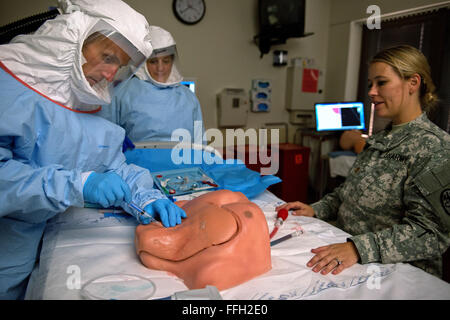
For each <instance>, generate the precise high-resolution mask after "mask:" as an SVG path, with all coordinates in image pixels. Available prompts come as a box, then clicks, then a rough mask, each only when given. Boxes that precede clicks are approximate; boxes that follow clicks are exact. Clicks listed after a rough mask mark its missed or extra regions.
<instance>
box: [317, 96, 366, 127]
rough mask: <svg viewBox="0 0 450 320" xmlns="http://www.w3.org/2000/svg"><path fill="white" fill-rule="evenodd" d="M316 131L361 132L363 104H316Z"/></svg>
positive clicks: (363, 125)
mask: <svg viewBox="0 0 450 320" xmlns="http://www.w3.org/2000/svg"><path fill="white" fill-rule="evenodd" d="M315 111H316V130H317V131H336V130H353V129H357V130H363V129H364V128H365V124H364V104H363V103H362V102H333V103H316V104H315Z"/></svg>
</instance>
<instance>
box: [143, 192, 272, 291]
mask: <svg viewBox="0 0 450 320" xmlns="http://www.w3.org/2000/svg"><path fill="white" fill-rule="evenodd" d="M177 204H178V205H180V206H181V207H182V208H183V209H184V210H185V212H186V215H187V218H186V219H185V220H183V223H182V224H180V225H177V226H176V227H173V228H164V227H163V226H162V225H160V224H158V223H151V224H149V225H139V226H138V227H137V228H136V237H135V245H136V251H137V253H138V255H139V258H140V259H141V261H142V263H143V264H144V265H145V266H146V267H148V268H150V269H156V270H166V271H168V272H171V273H173V274H175V275H176V276H178V277H179V278H181V279H183V280H184V283H185V285H186V286H187V287H188V288H189V289H198V288H204V287H205V286H206V285H213V286H216V287H217V288H218V289H219V290H225V289H227V288H231V287H234V286H236V285H239V284H241V283H243V282H245V281H248V280H250V279H252V278H254V277H256V276H258V275H261V274H263V273H265V272H267V271H269V270H270V269H271V267H272V266H271V256H270V241H269V231H268V226H267V222H266V219H265V217H264V214H263V212H262V211H261V209H260V208H259V207H258V206H257V205H256V204H254V203H252V202H250V201H249V200H248V199H247V198H246V197H245V196H244V195H243V194H242V193H240V192H232V191H228V190H219V191H214V192H210V193H207V194H204V195H201V196H199V197H198V198H195V199H194V200H191V201H183V202H181V203H178V202H177Z"/></svg>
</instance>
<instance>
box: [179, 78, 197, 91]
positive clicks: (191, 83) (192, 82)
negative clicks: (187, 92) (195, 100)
mask: <svg viewBox="0 0 450 320" xmlns="http://www.w3.org/2000/svg"><path fill="white" fill-rule="evenodd" d="M181 84H182V85H184V86H186V87H188V88H189V89H191V91H192V92H193V93H195V80H193V79H185V80H183V81H181Z"/></svg>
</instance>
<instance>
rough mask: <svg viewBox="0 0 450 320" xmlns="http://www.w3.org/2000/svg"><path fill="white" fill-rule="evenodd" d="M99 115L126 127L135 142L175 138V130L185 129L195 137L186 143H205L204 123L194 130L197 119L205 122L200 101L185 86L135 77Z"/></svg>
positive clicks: (128, 134) (125, 84)
mask: <svg viewBox="0 0 450 320" xmlns="http://www.w3.org/2000/svg"><path fill="white" fill-rule="evenodd" d="M98 115H100V116H102V117H104V118H105V119H108V120H110V121H112V122H114V123H116V124H118V125H120V126H121V127H122V128H124V129H125V131H126V134H127V136H128V137H129V138H130V139H131V141H133V142H141V141H171V136H172V132H173V131H174V130H175V129H178V128H183V129H186V130H188V131H189V134H190V138H191V141H184V142H196V143H199V144H201V143H202V135H203V125H201V127H200V128H198V129H197V130H194V121H200V123H201V121H202V111H201V108H200V103H199V101H198V99H197V97H196V96H195V94H194V93H193V92H192V91H191V90H190V89H189V88H187V87H186V86H184V85H174V86H167V87H158V86H155V85H154V84H153V83H151V82H149V81H144V80H140V79H139V78H137V77H133V78H132V79H130V80H129V81H127V82H126V83H124V84H123V85H121V88H120V89H119V90H118V93H117V94H116V95H115V97H114V98H113V101H112V103H111V104H110V105H106V106H103V107H102V110H101V111H100V112H99V113H98ZM177 141H178V139H177Z"/></svg>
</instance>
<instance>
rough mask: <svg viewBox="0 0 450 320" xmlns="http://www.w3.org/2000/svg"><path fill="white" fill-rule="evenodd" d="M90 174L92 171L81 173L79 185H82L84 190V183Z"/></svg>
mask: <svg viewBox="0 0 450 320" xmlns="http://www.w3.org/2000/svg"><path fill="white" fill-rule="evenodd" d="M92 172H94V171H86V172H82V173H81V183H82V186H83V188H84V184H85V183H86V180H87V178H88V177H89V175H90V174H91V173H92Z"/></svg>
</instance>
